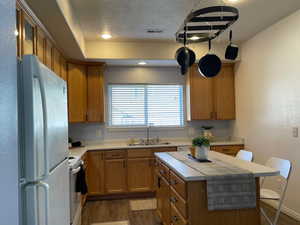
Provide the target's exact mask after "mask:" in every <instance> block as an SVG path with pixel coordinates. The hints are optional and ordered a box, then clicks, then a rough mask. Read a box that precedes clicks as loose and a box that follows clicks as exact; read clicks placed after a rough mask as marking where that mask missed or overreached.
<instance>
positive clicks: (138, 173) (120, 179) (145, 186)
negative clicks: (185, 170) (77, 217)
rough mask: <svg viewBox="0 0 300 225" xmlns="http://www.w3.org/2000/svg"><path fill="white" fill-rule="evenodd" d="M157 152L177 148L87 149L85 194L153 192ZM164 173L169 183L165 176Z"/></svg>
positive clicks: (104, 194)
mask: <svg viewBox="0 0 300 225" xmlns="http://www.w3.org/2000/svg"><path fill="white" fill-rule="evenodd" d="M157 151H159V152H165V151H176V147H172V148H170V147H168V148H167V147H166V148H149V149H148V148H144V149H142V148H141V149H125V150H119V149H115V150H109V151H101V150H99V151H97V150H92V151H88V152H87V153H86V162H87V163H86V164H87V169H86V174H87V184H88V196H91V197H95V196H102V197H103V196H104V197H105V196H106V195H107V196H110V195H114V194H116V195H118V194H131V193H133V194H141V195H143V194H153V193H154V192H155V190H156V189H157V182H154V180H156V178H154V176H155V172H154V170H158V167H155V163H154V161H155V160H154V152H157ZM166 173H169V171H168V170H167V171H166ZM163 175H164V176H165V180H166V181H167V182H169V178H168V175H167V174H163Z"/></svg>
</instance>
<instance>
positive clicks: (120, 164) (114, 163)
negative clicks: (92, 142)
mask: <svg viewBox="0 0 300 225" xmlns="http://www.w3.org/2000/svg"><path fill="white" fill-rule="evenodd" d="M126 178H127V171H126V160H125V159H106V160H105V161H104V187H105V188H104V189H105V193H106V194H118V193H125V192H127V181H126Z"/></svg>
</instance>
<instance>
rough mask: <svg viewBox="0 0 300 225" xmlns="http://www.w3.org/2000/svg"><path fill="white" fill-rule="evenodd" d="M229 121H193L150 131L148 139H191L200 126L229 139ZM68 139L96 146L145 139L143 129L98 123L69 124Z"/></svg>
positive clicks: (144, 130) (219, 136) (215, 134)
mask: <svg viewBox="0 0 300 225" xmlns="http://www.w3.org/2000/svg"><path fill="white" fill-rule="evenodd" d="M230 124H231V122H230V121H193V122H189V123H187V125H186V126H185V127H183V128H155V127H152V128H151V129H150V137H151V138H153V137H157V136H159V137H160V138H161V139H191V138H193V137H195V136H197V135H200V134H201V133H202V128H201V126H203V125H206V126H213V127H214V128H213V129H212V132H213V134H214V136H215V137H217V138H222V139H223V138H224V139H227V138H229V137H231V126H230ZM69 137H71V138H72V139H73V140H74V141H82V142H83V143H85V144H87V143H89V144H97V143H103V142H106V141H123V140H128V139H129V138H136V139H138V138H145V137H146V129H145V128H108V127H106V125H105V124H99V123H76V124H69Z"/></svg>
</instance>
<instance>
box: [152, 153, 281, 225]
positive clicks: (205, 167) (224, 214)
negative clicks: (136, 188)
mask: <svg viewBox="0 0 300 225" xmlns="http://www.w3.org/2000/svg"><path fill="white" fill-rule="evenodd" d="M155 157H156V169H155V184H156V193H157V200H158V207H157V212H158V214H159V216H160V217H161V219H162V221H163V224H164V225H170V224H172V225H176V224H177V225H185V224H189V225H260V224H261V222H260V209H259V207H260V202H259V194H260V193H259V177H264V176H276V175H278V174H279V171H276V170H274V169H272V168H268V167H265V166H262V165H258V164H255V163H251V162H246V161H242V160H238V159H235V158H234V157H231V156H226V155H224V154H220V153H217V152H213V151H210V152H209V157H208V159H209V160H210V161H211V162H210V163H199V162H197V161H195V160H194V159H192V158H190V157H189V156H188V152H172V153H155ZM226 166H227V167H228V170H227V169H226V168H227V167H226ZM229 167H230V168H229ZM233 168H235V169H236V170H240V171H246V172H247V173H249V174H251V175H252V176H253V179H254V189H255V191H256V192H255V196H254V201H256V202H255V203H256V204H255V206H254V207H251V208H232V209H227V210H209V209H208V186H207V183H208V182H209V180H212V179H213V178H214V177H215V176H216V174H217V175H221V176H226V175H228V174H227V173H229V172H228V171H231V173H232V171H234V169H233Z"/></svg>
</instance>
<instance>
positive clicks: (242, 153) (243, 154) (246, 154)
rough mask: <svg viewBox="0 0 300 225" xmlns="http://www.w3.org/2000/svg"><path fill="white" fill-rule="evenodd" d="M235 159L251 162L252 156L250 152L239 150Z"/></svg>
mask: <svg viewBox="0 0 300 225" xmlns="http://www.w3.org/2000/svg"><path fill="white" fill-rule="evenodd" d="M235 157H236V158H237V159H241V160H245V161H248V162H252V159H253V154H252V152H249V151H246V150H240V151H239V152H238V153H237V155H236V156H235Z"/></svg>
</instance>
